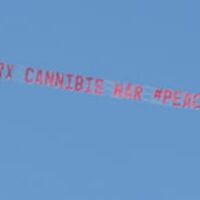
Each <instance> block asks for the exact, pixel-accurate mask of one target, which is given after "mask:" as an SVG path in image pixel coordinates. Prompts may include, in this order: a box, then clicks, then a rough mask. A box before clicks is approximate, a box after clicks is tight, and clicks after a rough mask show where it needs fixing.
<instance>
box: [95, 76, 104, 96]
mask: <svg viewBox="0 0 200 200" xmlns="http://www.w3.org/2000/svg"><path fill="white" fill-rule="evenodd" d="M103 83H104V81H103V79H96V81H95V89H94V93H95V94H96V95H102V94H103V89H104V88H103Z"/></svg>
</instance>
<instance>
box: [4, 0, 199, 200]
mask: <svg viewBox="0 0 200 200" xmlns="http://www.w3.org/2000/svg"><path fill="white" fill-rule="evenodd" d="M199 6H200V3H199V1H195V0H194V1H193V0H192V1H186V0H168V1H158V0H152V1H148V0H140V1H139V0H129V1H128V0H124V1H116V0H115V1H114V0H101V1H91V0H84V1H83V0H82V1H80V0H79V1H78V0H73V1H72V0H71V1H69V0H65V1H64V0H63V1H60V0H57V1H53V0H52V1H47V0H43V1H39V0H34V1H33V0H32V1H25V0H19V1H4V0H1V1H0V8H1V11H0V36H1V37H0V58H1V60H4V61H6V62H9V63H14V64H16V65H24V66H29V65H30V66H36V67H40V68H44V69H49V70H54V71H64V72H74V73H79V74H83V75H91V76H95V77H103V78H105V79H107V80H121V81H125V82H132V83H142V84H144V85H151V86H156V87H169V88H173V89H181V90H185V91H191V92H196V93H198V92H199V72H200V69H199V64H200V59H199V53H200V52H199V50H200V49H199V47H200V39H199V33H200V27H199V17H200V13H199ZM0 91H1V93H0V99H1V112H0V199H3V200H12V199H16V200H18V199H19V200H27V199H29V200H35V199H37V200H40V199H41V200H43V199H48V200H54V199H59V200H64V199H70V200H79V199H81V200H104V199H105V200H112V199H113V200H121V199H123V200H124V199H126V200H129V199H130V200H132V199H137V200H146V199H152V200H161V199H162V200H169V199H170V200H179V199H180V200H189V199H192V200H199V199H200V191H199V188H200V181H199V180H200V173H199V168H200V161H199V158H200V156H199V152H200V147H199V139H200V136H199V132H198V131H199V128H198V127H199V124H198V123H199V121H198V115H199V113H198V112H195V111H188V110H177V109H171V108H168V107H160V106H154V105H151V104H145V103H134V102H129V101H118V100H114V99H110V98H99V97H96V96H87V95H81V94H76V93H67V92H62V91H59V90H50V89H46V88H42V87H36V86H27V85H24V84H20V83H17V82H5V81H1V82H0Z"/></svg>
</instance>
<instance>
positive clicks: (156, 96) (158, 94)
mask: <svg viewBox="0 0 200 200" xmlns="http://www.w3.org/2000/svg"><path fill="white" fill-rule="evenodd" d="M161 97H162V90H161V89H157V90H156V91H155V93H154V99H156V100H158V101H159V100H160V99H161Z"/></svg>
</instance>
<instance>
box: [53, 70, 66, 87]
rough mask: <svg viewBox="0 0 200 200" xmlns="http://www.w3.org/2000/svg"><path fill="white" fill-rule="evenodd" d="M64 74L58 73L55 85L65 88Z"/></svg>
mask: <svg viewBox="0 0 200 200" xmlns="http://www.w3.org/2000/svg"><path fill="white" fill-rule="evenodd" d="M64 77H65V76H64V74H61V73H58V72H57V73H56V81H55V86H56V87H59V88H60V89H62V88H63V86H64Z"/></svg>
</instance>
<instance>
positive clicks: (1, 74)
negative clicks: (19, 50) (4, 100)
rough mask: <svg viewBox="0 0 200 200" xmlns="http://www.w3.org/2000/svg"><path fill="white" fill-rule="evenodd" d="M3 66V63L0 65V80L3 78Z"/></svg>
mask: <svg viewBox="0 0 200 200" xmlns="http://www.w3.org/2000/svg"><path fill="white" fill-rule="evenodd" d="M4 66H5V64H4V63H0V78H2V77H3V70H4Z"/></svg>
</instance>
